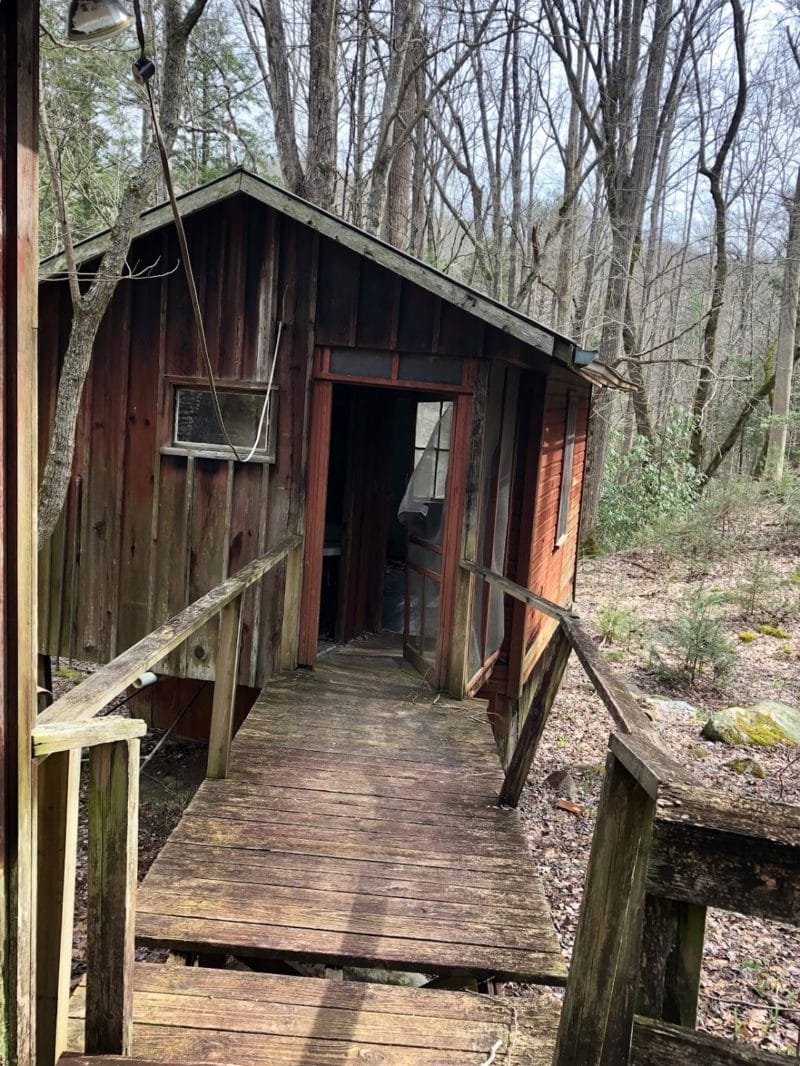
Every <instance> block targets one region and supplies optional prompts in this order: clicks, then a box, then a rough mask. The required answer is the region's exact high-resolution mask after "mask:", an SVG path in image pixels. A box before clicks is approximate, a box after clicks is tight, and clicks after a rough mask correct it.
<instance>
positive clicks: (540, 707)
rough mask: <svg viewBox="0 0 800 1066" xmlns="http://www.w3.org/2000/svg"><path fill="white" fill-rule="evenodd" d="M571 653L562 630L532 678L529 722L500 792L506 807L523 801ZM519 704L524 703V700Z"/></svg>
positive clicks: (527, 687)
mask: <svg viewBox="0 0 800 1066" xmlns="http://www.w3.org/2000/svg"><path fill="white" fill-rule="evenodd" d="M571 651H572V645H571V644H570V642H569V640H568V638H567V637H566V635H565V634H564V632H563V631H562V630H561V628H560V627H559V628H558V629H557V630H556V631H555V633H554V634H553V636H552V637H551V638H550V642H549V644H548V645H547V647H546V649H545V651H544V653H543V654H542V657H541V659H540V660H539V663H537V665H536V667H535V668H534V674H533V676H532V677H531V678H529V680H528V682H527V683H526V685H525V687H524V689H523V699H527V701H529V704H530V706H529V708H528V713H527V715H526V716H525V721H524V722H523V723H522V729H521V731H520V734H519V739H518V740H517V743H516V744H515V745H514V751H513V753H512V755H511V758H510V759H509V761H508V769H507V770H506V776H505V780H504V781H503V787H502V789H501V791H500V804H501V806H503V807H516V806H517V805H518V804H519V798H520V796H521V795H522V790H523V788H524V787H525V782H526V781H527V780H528V774H529V773H530V769H531V764H532V763H533V759H534V756H535V755H536V749H537V748H538V747H539V741H540V740H541V739H542V733H544V727H545V725H547V719H548V716H549V714H550V709H551V708H552V706H553V703H554V701H555V698H556V696H557V695H558V689H559V686H560V685H561V679H562V677H563V676H564V670H565V669H566V666H567V660H568V659H569V653H570V652H571ZM519 702H520V703H522V702H523V700H520V701H519Z"/></svg>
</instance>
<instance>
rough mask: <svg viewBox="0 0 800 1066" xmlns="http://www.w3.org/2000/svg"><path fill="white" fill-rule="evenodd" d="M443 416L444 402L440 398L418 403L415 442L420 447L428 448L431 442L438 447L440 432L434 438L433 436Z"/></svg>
mask: <svg viewBox="0 0 800 1066" xmlns="http://www.w3.org/2000/svg"><path fill="white" fill-rule="evenodd" d="M441 417H442V404H441V403H439V402H438V400H435V401H433V402H430V401H423V402H422V403H418V404H417V431H416V437H415V441H414V443H415V444H416V446H417V447H418V448H427V446H428V444H429V443H430V444H432V445H433V447H434V448H435V447H436V443H437V441H438V436H439V435H438V432H437V434H436V437H435V438H434V439H432V437H433V434H434V431H436V429H437V426H438V423H439V419H440V418H441Z"/></svg>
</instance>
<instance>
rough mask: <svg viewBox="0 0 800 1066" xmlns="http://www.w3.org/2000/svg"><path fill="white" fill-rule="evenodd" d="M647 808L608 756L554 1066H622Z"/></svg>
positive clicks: (642, 794) (649, 823)
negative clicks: (577, 1064) (578, 1065)
mask: <svg viewBox="0 0 800 1066" xmlns="http://www.w3.org/2000/svg"><path fill="white" fill-rule="evenodd" d="M654 814H655V800H654V799H653V797H652V796H650V795H649V794H648V793H647V792H646V791H645V789H644V788H642V786H641V785H640V784H639V783H638V782H637V781H636V779H635V778H634V777H633V775H632V774H631V773H629V772H628V770H626V768H625V767H624V766H623V765H622V763H621V762H620V761H619V760H618V759H617V758H616V757H615V755H614V753H613V752H609V753H608V758H607V759H606V772H605V778H604V780H603V791H602V793H601V796H600V803H599V805H598V808H597V822H596V825H595V830H594V838H593V840H592V851H591V855H590V857H589V868H588V870H587V873H586V882H585V884H584V889H583V900H582V902H581V912H580V918H579V920H578V930H577V934H576V937H575V946H574V948H573V952H572V964H571V966H570V975H569V982H568V984H567V991H566V995H565V997H564V1006H563V1009H562V1011H561V1022H560V1025H559V1031H558V1039H557V1043H556V1051H555V1055H554V1057H553V1064H554V1066H574V1064H575V1063H581V1066H624V1064H625V1063H627V1062H628V1053H629V1048H630V1041H631V1032H632V1030H633V1014H634V997H635V995H636V975H637V972H638V966H639V958H640V952H641V937H642V916H643V911H644V898H645V886H646V880H647V861H648V856H649V852H650V843H651V840H652V833H653V818H654Z"/></svg>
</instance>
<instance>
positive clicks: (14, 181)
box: [0, 0, 39, 1066]
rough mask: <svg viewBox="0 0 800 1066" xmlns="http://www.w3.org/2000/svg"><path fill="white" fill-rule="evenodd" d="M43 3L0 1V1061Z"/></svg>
mask: <svg viewBox="0 0 800 1066" xmlns="http://www.w3.org/2000/svg"><path fill="white" fill-rule="evenodd" d="M38 91H39V4H38V3H37V2H36V0H2V2H0V545H2V547H0V974H2V979H0V1060H4V1061H6V1062H14V1063H17V1064H18V1066H28V1064H29V1063H31V1062H32V1061H33V1059H34V1054H35V1051H34V1047H33V1042H34V1030H35V1018H34V1015H35V998H36V986H35V981H36V958H35V932H34V923H35V906H36V904H35V868H34V867H35V861H36V858H35V850H34V849H35V817H34V811H35V806H34V804H35V787H36V782H35V774H34V771H33V765H32V761H31V727H32V723H33V721H34V720H35V718H36V629H37V626H36V607H37V580H36V563H37V559H36V486H37V484H38V478H37V459H36V444H37V439H36V429H35V426H36V416H37V412H36V408H37V399H36V388H37V376H36V316H37V289H38V286H37V268H38V260H39V255H38V232H37V224H38V217H39V210H38V199H37V197H38V187H39V175H38V145H37V128H38V125H37V124H38V119H37V114H38Z"/></svg>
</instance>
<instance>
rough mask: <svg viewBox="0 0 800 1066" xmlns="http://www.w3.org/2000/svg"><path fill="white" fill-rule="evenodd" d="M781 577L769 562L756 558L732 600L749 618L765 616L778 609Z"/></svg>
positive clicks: (734, 591)
mask: <svg viewBox="0 0 800 1066" xmlns="http://www.w3.org/2000/svg"><path fill="white" fill-rule="evenodd" d="M780 584H781V578H780V576H779V575H778V573H777V572H776V571H775V569H774V568H773V567H771V566H770V565H769V563H766V562H764V560H763V559H760V558H755V559H754V560H753V561H752V562H751V563H750V565H749V566H748V567H747V569H746V570H745V571H744V573H743V575H742V580H741V581H740V582H739V583H738V584H737V585H736V587H735V588H734V590H733V593H732V595H731V599H732V601H733V602H734V603H735V604H737V605H738V606H739V608H740V609H741V611H742V617H743V618H747V619H752V618H764V617H765V615H769V616H771V615H773V614H774V613H775V612H776V611H777V610H778V607H779V605H778V600H779V599H780V600H781V602H782V600H783V597H781V596H780V595H779V589H780Z"/></svg>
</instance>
